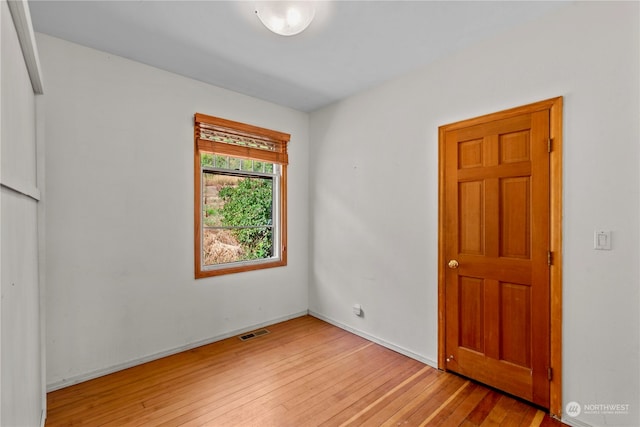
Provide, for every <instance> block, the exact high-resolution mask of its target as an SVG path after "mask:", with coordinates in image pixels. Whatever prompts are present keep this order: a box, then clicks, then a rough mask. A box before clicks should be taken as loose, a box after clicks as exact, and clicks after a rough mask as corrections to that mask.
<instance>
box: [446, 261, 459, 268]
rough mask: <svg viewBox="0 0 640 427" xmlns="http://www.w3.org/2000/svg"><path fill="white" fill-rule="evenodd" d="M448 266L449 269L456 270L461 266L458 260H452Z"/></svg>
mask: <svg viewBox="0 0 640 427" xmlns="http://www.w3.org/2000/svg"><path fill="white" fill-rule="evenodd" d="M447 265H448V266H449V268H453V269H456V268H458V266H459V265H460V264H458V261H457V260H455V259H452V260H451V261H449V264H447Z"/></svg>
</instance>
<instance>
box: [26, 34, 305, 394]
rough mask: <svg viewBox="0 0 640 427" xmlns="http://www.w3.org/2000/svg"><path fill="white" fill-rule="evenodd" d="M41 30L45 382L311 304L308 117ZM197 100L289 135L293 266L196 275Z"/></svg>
mask: <svg viewBox="0 0 640 427" xmlns="http://www.w3.org/2000/svg"><path fill="white" fill-rule="evenodd" d="M37 38H38V45H39V49H40V54H41V61H42V66H43V72H44V75H45V76H46V79H47V94H46V111H45V112H46V115H47V121H46V127H45V133H46V138H47V150H46V168H47V199H46V209H47V214H46V230H47V234H46V249H47V250H46V254H47V268H46V274H47V305H46V315H47V331H46V335H47V383H48V385H49V388H50V389H52V388H57V387H61V386H64V385H66V384H69V383H73V382H77V381H80V380H83V379H86V378H89V377H92V376H96V375H99V374H101V373H105V372H109V371H112V370H114V369H118V368H122V367H124V366H128V365H130V364H135V363H137V362H139V361H141V360H145V359H146V358H149V357H155V356H157V355H159V354H164V353H165V352H171V351H175V350H178V349H180V348H184V347H189V346H193V345H194V344H195V343H200V342H204V341H208V340H212V339H217V338H221V337H225V336H228V335H233V334H235V333H236V332H238V331H245V330H247V329H250V328H252V327H255V326H257V325H263V324H266V323H271V322H273V321H276V320H280V319H285V318H288V317H291V316H296V315H299V314H301V313H306V310H307V301H308V288H307V281H308V196H307V191H308V116H307V115H306V114H304V113H300V112H296V111H293V110H290V109H287V108H283V107H279V106H276V105H273V104H270V103H266V102H264V101H260V100H257V99H254V98H250V97H247V96H243V95H239V94H236V93H233V92H229V91H226V90H222V89H219V88H216V87H213V86H209V85H206V84H203V83H200V82H197V81H194V80H190V79H187V78H184V77H180V76H177V75H174V74H171V73H167V72H164V71H161V70H158V69H155V68H152V67H149V66H146V65H142V64H140V63H136V62H132V61H129V60H126V59H123V58H120V57H116V56H113V55H109V54H106V53H102V52H99V51H96V50H92V49H89V48H85V47H81V46H79V45H75V44H72V43H69V42H65V41H62V40H59V39H55V38H52V37H49V36H46V35H41V34H38V35H37ZM196 112H200V113H204V114H209V115H214V116H219V117H223V118H227V119H231V120H236V121H240V122H246V123H250V124H254V125H258V126H262V127H266V128H270V129H274V130H278V131H282V132H287V133H290V134H291V142H290V144H289V159H290V166H289V168H288V173H289V175H288V178H289V180H288V218H289V223H288V246H289V254H288V255H289V260H288V264H289V265H288V266H287V267H280V268H272V269H267V270H262V271H254V272H247V273H241V274H234V275H228V276H220V277H215V278H208V279H200V280H194V278H193V277H194V267H193V238H194V236H193V115H194V113H196Z"/></svg>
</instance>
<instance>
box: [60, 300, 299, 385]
mask: <svg viewBox="0 0 640 427" xmlns="http://www.w3.org/2000/svg"><path fill="white" fill-rule="evenodd" d="M306 315H307V311H306V310H305V311H301V312H298V313H293V314H290V315H287V316H282V317H278V318H275V319H271V320H269V321H267V322H261V323H257V324H254V325H251V326H247V327H244V328H241V329H236V330H234V331H231V332H227V333H225V334H221V335H217V336H215V337H211V338H207V339H204V340H201V341H197V342H194V343H190V344H187V345H183V346H180V347H176V348H172V349H169V350H165V351H160V352H157V353H154V354H151V355H149V356H145V357H140V358H138V359H134V360H130V361H128V362H125V363H119V364H117V365H113V366H109V367H107V368H104V369H98V370H96V371H93V372H88V373H86V374H82V375H76V376H73V377H70V378H65V379H63V380H61V381H56V382H53V383H51V384H48V385H47V392H51V391H55V390H59V389H61V388H65V387H69V386H72V385H74V384H79V383H81V382H85V381H89V380H92V379H94V378H98V377H102V376H104V375H109V374H112V373H114V372H118V371H122V370H124V369H128V368H132V367H134V366H138V365H142V364H143V363H147V362H152V361H154V360H157V359H161V358H163V357H167V356H171V355H173V354H178V353H182V352H183V351H187V350H191V349H193V348H197V347H202V346H203V345H207V344H212V343H214V342H217V341H222V340H224V339H227V338H231V337H234V336H236V335H241V334H244V333H246V332H249V331H253V330H256V329H260V328H263V327H265V326H269V325H274V324H276V323H280V322H284V321H287V320H291V319H295V318H297V317H301V316H306Z"/></svg>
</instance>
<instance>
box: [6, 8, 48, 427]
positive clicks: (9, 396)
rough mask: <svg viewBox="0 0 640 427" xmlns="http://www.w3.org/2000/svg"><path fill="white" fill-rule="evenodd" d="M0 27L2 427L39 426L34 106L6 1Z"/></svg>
mask: <svg viewBox="0 0 640 427" xmlns="http://www.w3.org/2000/svg"><path fill="white" fill-rule="evenodd" d="M0 27H1V28H0V30H1V37H0V38H1V49H0V57H1V61H0V62H1V64H0V65H1V66H0V80H1V84H0V93H1V96H0V99H1V102H0V128H1V132H0V181H1V184H2V185H1V188H0V237H1V239H0V242H1V244H0V272H1V274H0V283H1V285H0V290H1V293H2V298H1V304H0V325H1V328H0V383H1V387H0V401H1V404H0V425H3V426H12V427H13V426H37V425H40V423H41V419H42V411H43V409H44V407H43V405H44V401H43V397H44V390H43V378H42V369H41V354H42V349H41V341H40V338H41V336H40V293H39V271H38V262H39V259H38V199H39V191H38V190H37V176H36V165H37V164H36V157H37V154H36V101H35V95H34V90H33V87H32V84H31V80H30V79H29V74H28V71H27V67H26V65H25V59H24V57H23V52H22V49H21V46H20V43H19V39H18V34H17V32H16V26H14V22H13V19H12V15H11V13H10V10H9V7H8V5H7V2H6V1H2V2H0ZM23 29H24V28H23Z"/></svg>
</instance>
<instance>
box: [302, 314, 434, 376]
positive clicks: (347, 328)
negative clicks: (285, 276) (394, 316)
mask: <svg viewBox="0 0 640 427" xmlns="http://www.w3.org/2000/svg"><path fill="white" fill-rule="evenodd" d="M309 315H310V316H313V317H317V318H318V319H320V320H324V321H325V322H327V323H331V324H332V325H333V326H337V327H338V328H340V329H344V330H345V331H349V332H351V333H352V334H355V335H358V336H360V337H362V338H364V339H366V340H369V341H373V342H374V343H376V344H380V345H381V346H383V347H386V348H388V349H390V350H393V351H395V352H397V353H400V354H403V355H405V356H407V357H410V358H412V359H415V360H417V361H419V362H422V363H424V364H426V365H429V366H431V367H432V368H436V369H438V362H436V361H435V360H431V359H428V358H426V357H423V356H421V355H419V354H417V353H414V352H412V351H410V350H407V349H406V348H402V347H400V346H397V345H395V344H392V343H390V342H388V341H385V340H383V339H380V338H378V337H375V336H373V335H369V334H367V333H366V332H362V331H360V330H357V329H354V328H352V327H351V326H347V325H345V324H343V323H340V322H338V321H336V320H333V319H330V318H328V317H326V316H323V315H322V314H320V313H316V312H315V311H312V310H309Z"/></svg>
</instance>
